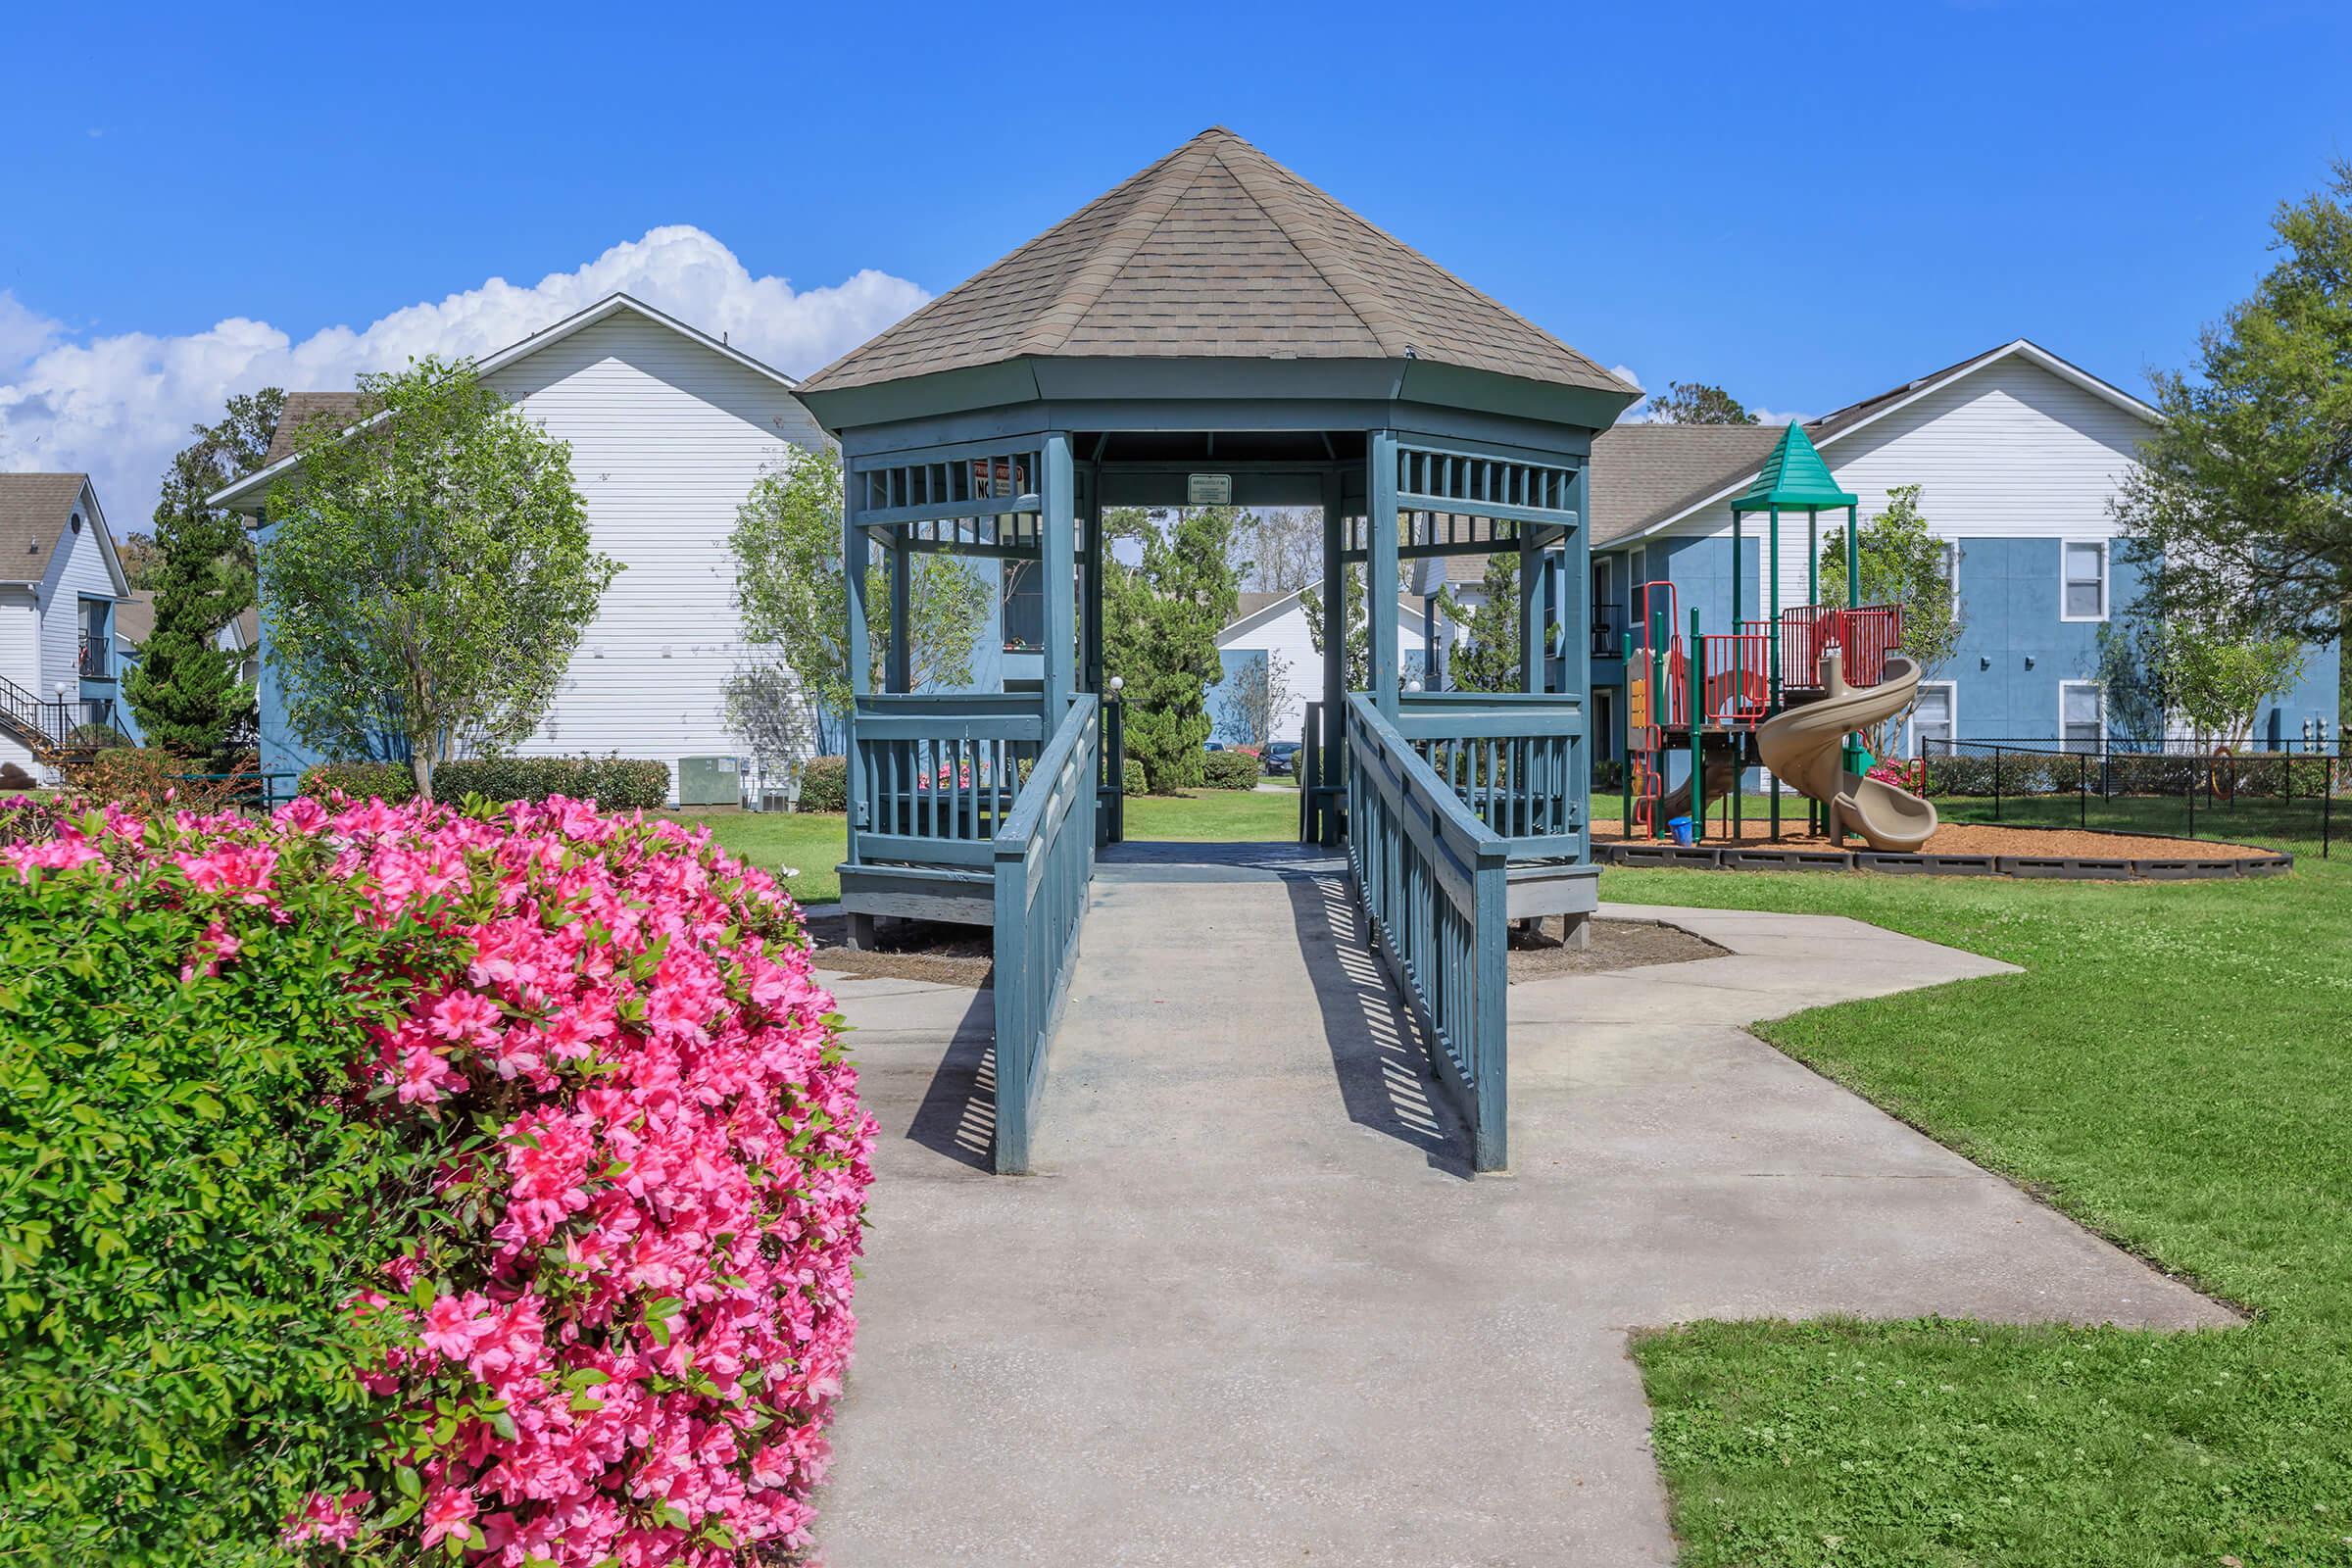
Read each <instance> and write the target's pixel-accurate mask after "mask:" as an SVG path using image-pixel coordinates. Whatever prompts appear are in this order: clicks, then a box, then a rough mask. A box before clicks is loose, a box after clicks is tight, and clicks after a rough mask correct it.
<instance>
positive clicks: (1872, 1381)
mask: <svg viewBox="0 0 2352 1568" xmlns="http://www.w3.org/2000/svg"><path fill="white" fill-rule="evenodd" d="M2265 841H2266V842H2278V841H2276V840H2270V839H2266V840H2265ZM2279 847H2281V848H2287V849H2292V850H2295V851H2296V852H2297V854H2298V857H2299V869H2298V870H2297V871H2296V873H2295V874H2294V875H2292V876H2290V877H2282V878H2277V879H2272V880H2267V881H2248V882H2222V883H2211V882H2209V883H2190V884H2179V885H2150V884H2096V883H2040V882H2007V881H1989V880H1982V881H1981V880H1975V879H1967V878H1948V879H1947V878H1936V879H1913V878H1903V879H1900V880H1896V879H1892V878H1876V877H1871V876H1867V875H1821V876H1810V875H1807V876H1792V875H1778V876H1775V875H1750V876H1738V875H1725V874H1722V873H1708V872H1673V871H1623V870H1611V871H1609V872H1607V873H1606V874H1605V875H1604V877H1603V880H1602V896H1603V897H1604V898H1610V899H1617V900H1628V901H1634V902H1646V903H1675V904H1695V905H1708V906H1715V907H1740V908H1770V909H1790V910H1810V911H1822V912H1832V913H1840V914H1851V915H1855V916H1857V917H1859V918H1862V919H1865V920H1869V921H1872V922H1874V923H1877V924H1880V925H1884V926H1887V927H1890V928H1892V929H1895V930H1899V931H1907V932H1910V933H1912V934H1914V935H1917V936H1921V937H1926V938H1929V939H1931V940H1935V941H1939V942H1948V943H1951V944H1953V945H1955V946H1958V947H1963V948H1967V949H1969V950H1971V951H1973V952H1977V953H1983V954H1988V955H1991V956H1995V957H2000V958H2006V959H2009V960H2010V961H2012V962H2015V963H2018V964H2022V965H2024V966H2025V968H2026V970H2027V973H2025V974H2024V975H2022V976H2014V977H2006V978H2001V979H1991V980H1980V981H1970V982H1966V983H1964V984H1961V985H1956V986H1947V987H1942V988H1938V989H1936V990H1934V991H1927V992H1919V993H1914V994H1912V995H1909V996H1904V997H1895V998H1889V999H1887V1000H1885V1001H1880V1002H1871V1003H1857V1004H1850V1005H1842V1006H1837V1007H1828V1008H1823V1009H1819V1010H1817V1011H1813V1012H1809V1013H1804V1014H1800V1015H1798V1016H1796V1017H1794V1018H1789V1019H1786V1020H1783V1021H1781V1022H1778V1023H1774V1024H1770V1025H1767V1026H1765V1027H1764V1028H1763V1029H1762V1030H1760V1031H1759V1032H1760V1033H1762V1034H1763V1035H1764V1037H1765V1038H1766V1039H1768V1040H1770V1041H1772V1042H1773V1043H1774V1044H1775V1045H1777V1046H1778V1047H1780V1048H1781V1049H1782V1050H1784V1051H1786V1052H1788V1053H1789V1054H1791V1055H1793V1056H1795V1057H1796V1058H1797V1059H1799V1060H1801V1061H1804V1062H1807V1063H1809V1064H1811V1065H1812V1066H1814V1067H1816V1068H1817V1069H1819V1070H1820V1071H1822V1072H1824V1073H1826V1074H1828V1075H1829V1076H1831V1077H1833V1078H1835V1079H1837V1080H1838V1082H1840V1083H1843V1084H1846V1085H1848V1086H1850V1087H1851V1088H1853V1089H1854V1090H1856V1091H1857V1092H1859V1093H1861V1094H1863V1095H1866V1096H1868V1097H1869V1098H1870V1099H1872V1100H1874V1101H1876V1102H1877V1103H1880V1104H1882V1105H1885V1106H1887V1108H1888V1109H1889V1110H1892V1111H1893V1112H1894V1113H1896V1114H1897V1115H1899V1116H1902V1117H1903V1118H1905V1119H1906V1120H1908V1121H1910V1122H1913V1123H1914V1124H1916V1125H1918V1126H1920V1127H1922V1128H1925V1129H1926V1130H1927V1131H1928V1132H1929V1133H1931V1134H1932V1135H1933V1136H1935V1137H1936V1138H1938V1139H1940V1140H1941V1141H1942V1142H1944V1143H1946V1144H1948V1145H1950V1146H1952V1147H1953V1148H1955V1149H1958V1150H1960V1151H1961V1152H1964V1153H1966V1154H1967V1155H1968V1156H1969V1157H1970V1158H1972V1159H1975V1160H1977V1161H1979V1162H1980V1163H1982V1164H1985V1165H1986V1166H1988V1167H1990V1168H1992V1169H1995V1170H1998V1171H2001V1172H2004V1173H2005V1174H2007V1175H2009V1176H2011V1177H2013V1178H2014V1179H2016V1180H2018V1181H2020V1182H2021V1183H2024V1184H2026V1185H2027V1186H2029V1187H2030V1188H2031V1189H2032V1190H2034V1192H2036V1193H2038V1194H2040V1195H2041V1196H2043V1197H2045V1198H2046V1199H2047V1200H2048V1201H2050V1202H2052V1203H2054V1204H2056V1205H2058V1206H2059V1207H2061V1208H2063V1209H2065V1210H2066V1211H2067V1212H2069V1213H2072V1214H2074V1215H2076V1216H2077V1217H2079V1218H2080V1219H2082V1221H2083V1222H2084V1223H2086V1224H2088V1225H2090V1226H2092V1227H2093V1228H2095V1229H2097V1230H2099V1231H2101V1232H2103V1233H2105V1234H2106V1235H2108V1236H2111V1237H2113V1238H2115V1239H2116V1240H2117V1241H2119V1242H2121V1243H2122V1244H2124V1245H2125V1246H2127V1247H2130V1248H2132V1249H2134V1250H2138V1251H2140V1252H2143V1253H2145V1254H2146V1255H2148V1256H2150V1257H2152V1258H2155V1259H2156V1260H2158V1261H2159V1262H2161V1263H2162V1264H2164V1265H2165V1266H2166V1267H2168V1268H2171V1269H2174V1270H2176V1271H2179V1272H2180V1273H2182V1274H2184V1275H2187V1276H2190V1277H2192V1278H2193V1279H2194V1280H2196V1281H2197V1282H2198V1283H2200V1284H2201V1285H2203V1286H2204V1287H2205V1288H2207V1289H2209V1290H2211V1291H2213V1292H2215V1293H2217V1294H2219V1295H2221V1296H2224V1297H2227V1298H2229V1299H2232V1300H2234V1301H2237V1302H2239V1303H2241V1304H2242V1305H2244V1306H2246V1307H2248V1308H2250V1309H2251V1310H2252V1311H2253V1312H2254V1313H2255V1314H2256V1318H2257V1321H2256V1322H2254V1323H2253V1324H2252V1325H2250V1326H2248V1327H2246V1328H2243V1329H2237V1330H2229V1331H2220V1332H2206V1333H2199V1334H2191V1335H2179V1336H2168V1335H2160V1334H2148V1333H2137V1332H2128V1331H2120V1330H2069V1329H2057V1328H2040V1329H2026V1330H2017V1329H2004V1328H1994V1327H1988V1326H1985V1325H1982V1324H1973V1323H1953V1322H1926V1323H1896V1324H1875V1323H1874V1324H1865V1323H1826V1324H1804V1325H1791V1324H1788V1323H1737V1324H1704V1325H1698V1326H1695V1327H1691V1328H1688V1329H1685V1330H1681V1331H1671V1332H1661V1333H1655V1334H1651V1335H1647V1336H1644V1337H1642V1339H1641V1340H1640V1342H1639V1343H1638V1346H1637V1350H1636V1354H1637V1358H1638V1360H1639V1362H1640V1364H1641V1367H1642V1375H1643V1378H1644V1380H1645V1382H1646V1384H1647V1387H1648V1391H1649V1396H1650V1399H1651V1402H1652V1405H1653V1409H1654V1412H1655V1419H1656V1434H1655V1437H1656V1448H1657V1454H1658V1459H1659V1463H1660V1464H1661V1466H1662V1467H1663V1469H1664V1471H1665V1474H1666V1477H1667V1480H1668V1484H1669V1486H1670V1488H1671V1490H1672V1493H1673V1498H1674V1521H1675V1528H1676V1530H1677V1532H1678V1534H1679V1535H1680V1537H1681V1538H1682V1541H1683V1543H1684V1555H1683V1561H1684V1563H1685V1564H1686V1565H1690V1568H1731V1565H1738V1568H1768V1565H1784V1564H1787V1565H1793V1564H1805V1565H1814V1564H1823V1565H1826V1564H1857V1563H1859V1564H1879V1565H1894V1564H1903V1565H1911V1564H1938V1565H1952V1568H1959V1565H1969V1568H1980V1565H1982V1568H1991V1565H2015V1568H2026V1565H2034V1568H2040V1565H2045V1564H2066V1565H2090V1564H2098V1565H2110V1564H2111V1565H2115V1568H2126V1565H2129V1568H2145V1565H2149V1564H2160V1563H2181V1564H2225V1565H2226V1564H2229V1563H2232V1562H2235V1563H2240V1564H2243V1565H2244V1568H2257V1565H2265V1564H2276V1565H2284V1564H2290V1563H2291V1564H2314V1563H2339V1564H2341V1563H2352V1073H2347V1068H2348V1067H2352V919H2348V918H2347V917H2348V916H2352V863H2347V861H2346V859H2345V858H2342V857H2341V856H2340V855H2339V858H2336V859H2334V860H2333V861H2329V862H2323V861H2322V860H2321V859H2320V858H2319V857H2318V846H2317V845H2316V844H2303V843H2295V842H2291V841H2289V842H2281V843H2280V844H2279ZM2341 849H2342V846H2340V845H2339V846H2338V850H2339V851H2340V850H2341Z"/></svg>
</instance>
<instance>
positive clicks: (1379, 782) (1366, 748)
mask: <svg viewBox="0 0 2352 1568" xmlns="http://www.w3.org/2000/svg"><path fill="white" fill-rule="evenodd" d="M1347 739H1348V780H1347V783H1348V868H1349V870H1350V872H1351V873H1352V875H1353V880H1354V882H1355V891H1356V897H1357V898H1358V900H1359V901H1361V903H1362V905H1363V908H1364V912H1365V914H1366V916H1367V917H1368V918H1369V920H1370V923H1371V927H1372V934H1373V946H1374V947H1375V948H1376V949H1377V950H1378V951H1379V953H1380V956H1381V961H1382V962H1383V963H1384V964H1386V965H1387V967H1388V970H1389V972H1390V974H1391V975H1392V976H1393V977H1394V978H1395V980H1396V981H1397V989H1398V990H1399V991H1400V992H1402V993H1403V995H1404V998H1405V1000H1406V1002H1407V1004H1408V1005H1410V1006H1411V1008H1412V1011H1413V1015H1414V1018H1415V1021H1416V1022H1418V1023H1419V1025H1420V1026H1421V1029H1422V1032H1423V1034H1424V1036H1425V1037H1426V1038H1427V1039H1428V1041H1429V1043H1430V1054H1431V1056H1432V1057H1433V1058H1434V1059H1435V1061H1436V1064H1437V1068H1438V1076H1439V1078H1440V1079H1441V1081H1443V1082H1444V1083H1445V1084H1446V1086H1447V1088H1448V1089H1449V1090H1450V1091H1452V1093H1453V1095H1454V1098H1455V1099H1456V1101H1457V1103H1459V1104H1460V1106H1461V1108H1462V1112H1463V1114H1464V1116H1465V1117H1466V1119H1467V1120H1468V1121H1469V1123H1470V1126H1471V1130H1472V1142H1473V1146H1474V1147H1473V1151H1472V1163H1473V1165H1474V1166H1475V1167H1476V1168H1477V1169H1479V1170H1482V1171H1491V1170H1502V1169H1505V1168H1507V1167H1508V1165H1509V1162H1510V1130H1509V1077H1510V1072H1509V1058H1510V1049H1509V1041H1508V1037H1507V1033H1506V1026H1507V1004H1508V1000H1509V998H1508V991H1509V979H1510V977H1509V974H1508V971H1507V969H1506V967H1505V963H1504V944H1505V942H1506V941H1507V939H1508V909H1509V903H1508V898H1509V892H1508V883H1507V867H1508V863H1509V859H1510V853H1511V851H1510V841H1509V840H1507V839H1505V838H1504V837H1503V835H1501V834H1500V833H1498V832H1496V831H1495V829H1494V828H1493V827H1491V826H1489V825H1488V824H1487V823H1486V822H1485V821H1483V820H1481V819H1480V817H1479V816H1478V815H1477V813H1475V812H1474V811H1472V810H1471V809H1470V807H1469V806H1468V805H1467V804H1466V803H1465V802H1464V801H1463V799H1462V798H1461V796H1460V795H1459V794H1458V793H1457V792H1456V791H1455V790H1454V788H1453V787H1452V786H1451V785H1450V784H1448V783H1447V782H1446V780H1445V779H1443V778H1441V777H1439V776H1438V773H1437V771H1436V769H1434V768H1433V767H1431V766H1430V764H1429V762H1428V761H1427V760H1425V759H1424V758H1423V757H1422V756H1421V754H1420V752H1419V751H1418V750H1417V749H1416V747H1415V745H1414V743H1413V742H1412V741H1410V740H1408V739H1407V738H1406V737H1405V735H1404V734H1402V733H1401V732H1400V731H1399V729H1398V728H1397V726H1396V725H1394V724H1392V723H1390V722H1389V720H1388V719H1386V718H1384V717H1383V716H1382V715H1381V712H1380V710H1379V709H1378V708H1377V707H1376V706H1374V704H1373V701H1372V699H1371V698H1370V697H1369V696H1368V695H1366V694H1364V693H1360V692H1359V693H1357V694H1356V695H1354V696H1352V697H1350V698H1348V728H1347ZM1000 1093H1001V1091H1000Z"/></svg>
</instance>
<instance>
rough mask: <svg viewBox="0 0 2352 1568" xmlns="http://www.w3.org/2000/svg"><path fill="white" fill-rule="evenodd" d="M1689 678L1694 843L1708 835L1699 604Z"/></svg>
mask: <svg viewBox="0 0 2352 1568" xmlns="http://www.w3.org/2000/svg"><path fill="white" fill-rule="evenodd" d="M1686 679H1687V680H1688V683H1689V685H1690V690H1689V691H1687V692H1685V693H1684V695H1683V711H1684V713H1685V715H1686V716H1688V717H1689V718H1690V720H1691V841H1692V842H1693V843H1695V842H1697V841H1698V840H1700V839H1703V838H1705V837H1706V836H1707V777H1706V752H1705V745H1706V729H1707V726H1706V723H1705V719H1706V716H1707V715H1706V712H1705V706H1706V698H1707V640H1706V638H1704V637H1702V636H1700V635H1699V630H1698V607H1697V606H1696V605H1692V606H1691V662H1690V664H1689V666H1688V669H1687V672H1686Z"/></svg>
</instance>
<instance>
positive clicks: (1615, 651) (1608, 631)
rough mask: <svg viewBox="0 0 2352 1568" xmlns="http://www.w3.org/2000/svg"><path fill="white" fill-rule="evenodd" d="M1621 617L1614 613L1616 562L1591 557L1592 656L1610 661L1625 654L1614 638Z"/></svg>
mask: <svg viewBox="0 0 2352 1568" xmlns="http://www.w3.org/2000/svg"><path fill="white" fill-rule="evenodd" d="M1623 627H1624V617H1623V616H1622V615H1620V614H1619V613H1618V610H1617V561H1616V558H1615V557H1613V556H1595V557H1593V656H1594V657H1595V658H1599V659H1614V658H1616V657H1617V656H1618V655H1620V654H1622V653H1624V652H1625V649H1624V647H1623V645H1622V644H1620V643H1619V641H1618V638H1619V637H1620V636H1621V635H1622V634H1623Z"/></svg>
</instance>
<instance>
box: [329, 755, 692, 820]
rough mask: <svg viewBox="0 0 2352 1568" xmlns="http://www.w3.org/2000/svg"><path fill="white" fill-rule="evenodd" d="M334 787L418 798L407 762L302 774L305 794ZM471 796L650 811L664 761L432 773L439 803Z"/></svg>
mask: <svg viewBox="0 0 2352 1568" xmlns="http://www.w3.org/2000/svg"><path fill="white" fill-rule="evenodd" d="M338 789H339V790H341V791H342V792H343V793H344V794H346V795H348V796H350V797H351V798H352V799H353V800H379V801H385V802H388V803H390V804H392V805H400V804H402V803H404V802H407V801H411V800H414V799H416V796H417V781H416V774H415V773H414V772H412V771H411V770H410V768H409V764H408V763H406V762H321V763H319V765H317V766H315V767H313V768H311V769H309V770H308V771H306V772H305V773H304V774H303V775H302V786H301V793H302V794H304V795H308V796H312V797H314V798H321V799H322V798H324V797H325V796H326V795H327V794H329V793H330V792H332V791H334V790H338ZM468 795H479V796H481V797H482V798H483V799H484V800H488V801H496V802H499V803H501V804H502V805H503V804H504V803H506V802H509V801H544V800H548V799H551V798H553V797H556V796H563V797H564V798H566V799H570V800H585V801H594V802H596V803H597V804H598V805H599V806H601V807H604V808H605V809H607V810H613V811H633V810H640V809H652V808H655V807H658V806H660V805H661V804H662V802H663V801H665V800H667V799H668V798H669V764H668V763H666V762H655V761H646V760H638V759H632V758H625V757H486V758H466V759H463V760H458V761H452V762H443V763H442V764H441V765H440V766H439V767H436V768H434V769H433V796H434V798H435V799H436V800H440V801H443V802H449V803H455V802H458V801H462V800H464V799H465V798H466V796H468Z"/></svg>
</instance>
